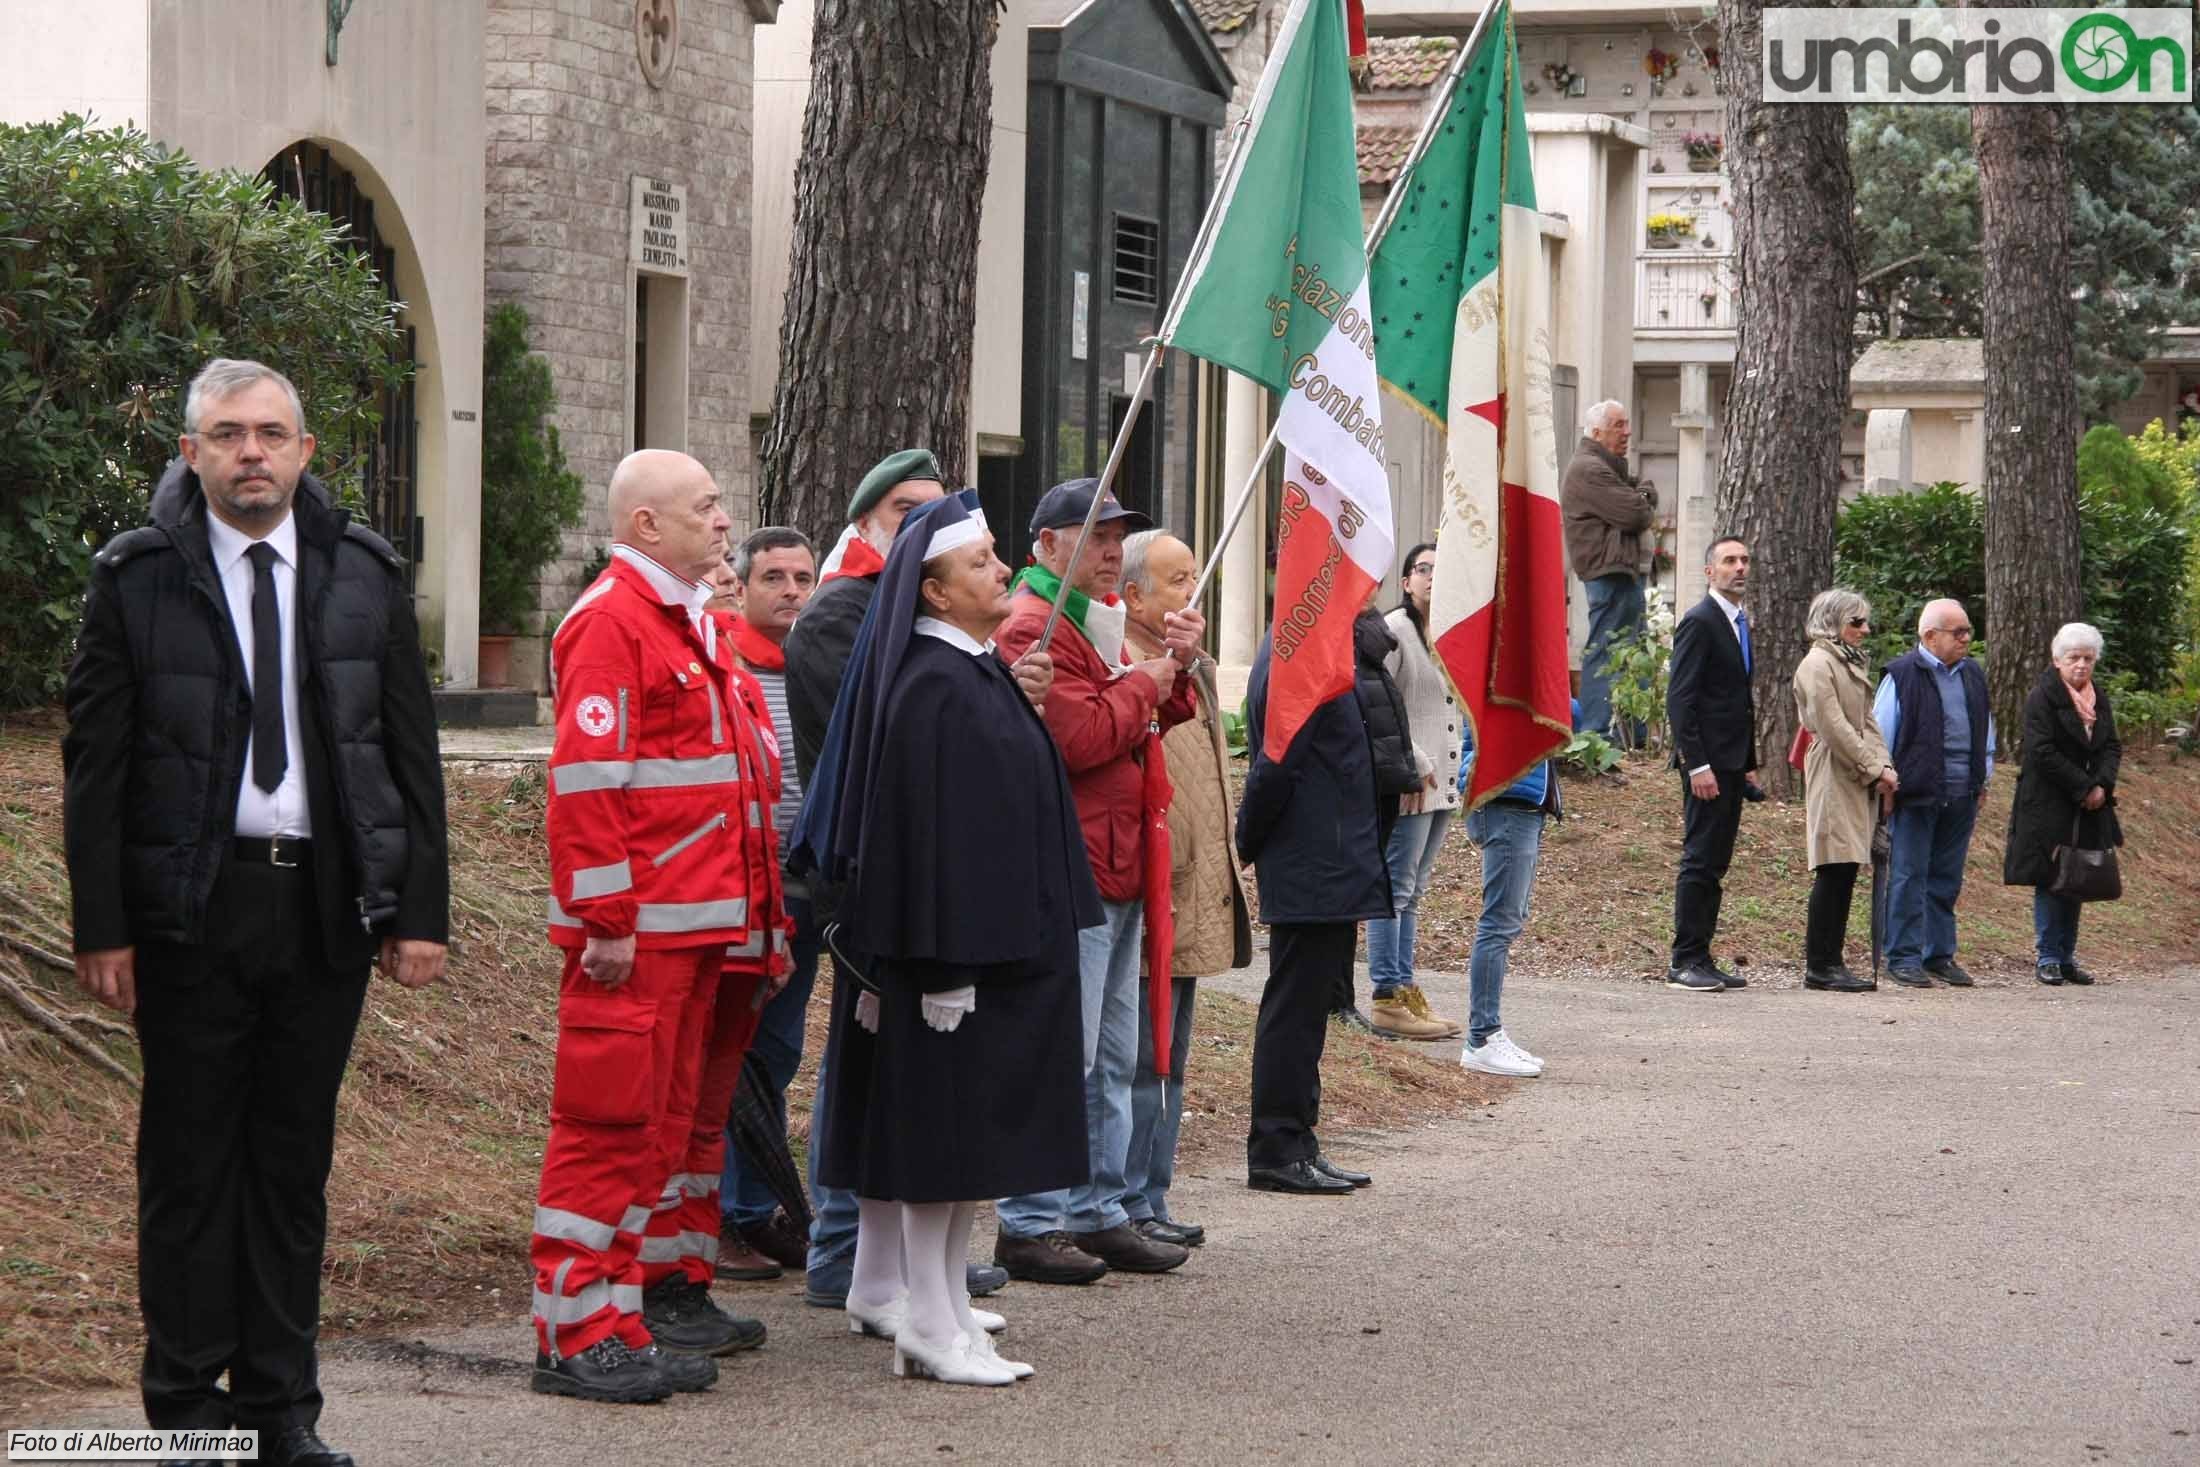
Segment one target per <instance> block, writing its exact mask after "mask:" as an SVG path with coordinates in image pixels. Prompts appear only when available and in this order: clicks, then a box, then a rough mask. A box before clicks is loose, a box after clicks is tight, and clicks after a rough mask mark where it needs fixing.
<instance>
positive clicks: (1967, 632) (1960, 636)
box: [1934, 627, 1971, 642]
mask: <svg viewBox="0 0 2200 1467" xmlns="http://www.w3.org/2000/svg"><path fill="white" fill-rule="evenodd" d="M1934 630H1935V631H1937V632H1939V633H1940V634H1941V635H1942V636H1944V637H1954V638H1955V639H1956V640H1957V641H1959V642H1968V641H1970V640H1971V629H1970V628H1969V627H1935V628H1934Z"/></svg>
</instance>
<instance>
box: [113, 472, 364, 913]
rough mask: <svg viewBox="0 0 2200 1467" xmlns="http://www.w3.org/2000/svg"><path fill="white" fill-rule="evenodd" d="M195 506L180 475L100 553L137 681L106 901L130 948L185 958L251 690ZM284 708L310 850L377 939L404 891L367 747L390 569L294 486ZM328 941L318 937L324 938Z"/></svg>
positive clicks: (212, 865) (360, 533) (197, 495)
mask: <svg viewBox="0 0 2200 1467" xmlns="http://www.w3.org/2000/svg"><path fill="white" fill-rule="evenodd" d="M206 513H207V511H206V500H205V498H204V496H203V494H202V493H201V491H200V488H199V481H198V476H197V475H196V474H194V473H192V472H191V471H190V470H189V468H188V467H186V466H185V465H184V463H183V461H182V460H180V459H179V460H177V461H176V462H174V463H172V464H170V465H169V466H168V471H167V472H166V473H165V474H163V475H162V477H161V482H160V486H159V487H158V488H157V489H156V490H155V491H154V494H153V507H152V523H151V524H150V525H147V526H145V527H144V528H142V529H136V530H130V531H127V532H125V533H124V534H121V535H118V536H116V537H115V538H114V539H113V540H111V541H109V542H108V543H107V545H106V546H105V547H104V548H102V549H101V550H100V552H99V555H98V558H97V568H96V570H95V572H94V574H95V575H99V576H106V577H111V578H112V581H113V595H114V597H115V601H116V603H117V604H118V605H119V606H120V608H121V612H122V620H123V625H124V628H125V631H126V633H127V636H128V646H129V655H130V660H131V664H132V667H133V668H134V670H135V675H136V680H137V728H136V730H135V735H134V746H133V750H132V758H131V761H130V773H129V789H128V793H127V800H126V803H125V805H124V809H125V810H127V811H128V812H129V824H128V829H127V830H126V832H125V834H124V840H123V846H122V870H121V877H122V896H123V905H124V908H125V913H126V915H127V917H128V920H129V924H130V929H131V931H132V932H133V933H134V934H135V935H136V936H137V937H138V938H139V939H141V940H143V939H154V940H165V941H170V942H178V943H187V944H193V945H196V944H198V943H200V942H202V941H203V940H204V936H205V934H204V930H203V927H204V920H205V914H206V906H207V900H208V898H209V897H210V896H211V894H212V892H213V888H214V881H215V878H216V877H217V876H218V875H219V874H220V870H221V862H222V854H223V851H222V848H223V846H224V844H225V843H226V842H227V840H228V839H229V837H230V835H231V834H232V833H233V827H234V822H235V819H236V809H237V791H238V787H239V784H240V782H241V781H242V780H243V778H244V757H245V748H246V744H247V742H248V740H249V738H250V736H251V728H252V693H251V684H250V683H249V681H248V680H247V678H246V676H245V669H244V660H243V656H242V654H241V653H240V652H239V651H238V649H237V638H236V634H235V632H234V630H233V629H232V628H231V626H230V624H229V611H228V603H227V602H226V600H225V599H224V598H223V595H222V590H221V586H220V583H219V582H218V581H217V580H216V578H215V575H214V564H213V557H212V554H211V552H210V551H209V550H208V548H207V535H206ZM292 513H293V515H294V516H295V518H296V520H297V525H298V558H299V572H298V591H297V600H296V604H297V606H298V608H299V610H298V613H297V615H298V619H299V623H300V626H299V631H300V635H301V637H302V642H303V655H302V657H301V658H300V668H301V670H302V673H303V681H302V682H301V684H300V693H301V698H302V701H303V703H304V705H305V707H304V710H303V711H304V714H305V717H304V719H303V720H302V721H303V724H304V733H305V737H306V738H307V739H308V740H309V741H314V742H315V743H316V744H317V748H316V750H315V757H314V758H313V760H312V761H310V763H309V769H312V768H313V766H314V765H317V766H318V769H317V770H315V771H314V772H315V774H316V775H317V777H316V778H314V779H313V780H311V781H310V782H309V784H310V786H311V792H312V793H314V794H316V795H319V794H320V793H322V792H326V794H327V796H328V800H329V802H330V804H331V805H332V808H330V809H328V811H327V813H328V814H329V815H330V816H333V818H334V822H335V823H334V828H330V827H329V826H326V825H324V824H322V823H320V822H321V821H322V819H323V812H324V807H323V803H322V801H321V800H320V799H318V798H317V799H316V800H315V804H314V807H313V811H314V816H315V820H316V825H315V829H314V836H315V845H316V846H318V847H320V848H322V849H324V850H329V851H330V853H331V854H341V856H342V857H344V858H345V860H344V863H343V864H344V871H345V874H346V875H348V876H349V877H350V878H351V880H350V891H349V896H350V898H351V901H352V903H353V905H354V907H355V910H356V915H357V920H358V923H359V926H358V928H357V932H358V934H359V936H360V937H362V938H363V937H364V936H365V935H366V934H368V933H371V932H374V931H376V930H379V929H383V928H386V927H387V926H388V925H389V923H390V921H391V919H392V918H394V917H395V916H396V914H397V908H398V894H399V892H400V890H401V889H402V888H403V886H404V882H405V874H406V860H407V855H408V852H407V843H408V834H407V830H406V825H405V807H404V803H403V801H402V799H401V798H400V797H399V794H398V790H397V786H396V783H395V781H394V780H393V779H392V778H391V776H390V770H389V764H388V763H387V761H386V760H385V759H384V756H383V748H382V709H383V699H382V667H383V662H384V658H385V656H386V655H387V651H388V645H389V641H390V636H391V611H392V603H393V601H394V600H395V598H399V597H402V596H404V595H406V594H407V593H406V591H405V586H404V582H403V581H402V579H400V575H399V572H400V571H401V569H402V566H403V562H402V561H401V560H400V559H399V557H398V554H397V552H396V551H395V550H394V549H392V548H391V547H390V545H389V543H388V542H387V541H385V540H383V539H382V538H381V537H380V536H378V535H376V534H375V533H374V532H373V531H371V530H368V529H366V528H365V527H363V526H360V525H354V524H352V523H350V516H349V513H348V512H347V511H345V510H342V509H340V508H338V507H336V505H335V504H334V503H333V502H332V500H331V498H330V495H329V492H328V490H327V489H326V488H325V487H324V486H323V485H322V484H321V482H320V481H319V480H317V479H315V478H314V477H313V476H311V475H310V474H309V475H307V476H305V477H304V478H302V479H301V480H300V481H299V484H298V495H297V498H296V500H295V502H294V508H293V511H292ZM331 936H333V934H331Z"/></svg>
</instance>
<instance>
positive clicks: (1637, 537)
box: [1558, 401, 1658, 734]
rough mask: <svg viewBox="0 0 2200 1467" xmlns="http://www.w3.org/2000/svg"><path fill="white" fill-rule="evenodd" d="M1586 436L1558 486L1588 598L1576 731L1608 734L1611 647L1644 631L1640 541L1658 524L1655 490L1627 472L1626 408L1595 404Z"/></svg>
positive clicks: (1570, 548)
mask: <svg viewBox="0 0 2200 1467" xmlns="http://www.w3.org/2000/svg"><path fill="white" fill-rule="evenodd" d="M1582 427H1583V431H1584V432H1586V433H1587V434H1588V436H1587V437H1585V438H1583V439H1582V440H1581V446H1580V447H1579V448H1577V449H1575V450H1574V456H1573V461H1572V462H1570V463H1568V464H1567V465H1566V476H1565V478H1563V479H1562V480H1560V481H1559V486H1558V506H1559V512H1560V513H1561V514H1562V515H1563V516H1564V518H1565V522H1566V558H1567V559H1568V560H1569V561H1571V562H1572V563H1573V568H1574V574H1575V575H1577V576H1579V577H1581V585H1582V589H1583V591H1584V592H1585V593H1586V594H1587V596H1588V600H1589V641H1588V644H1587V645H1586V646H1584V647H1583V648H1582V650H1581V726H1582V727H1583V728H1584V729H1589V730H1593V731H1594V732H1596V733H1601V734H1608V733H1610V732H1611V728H1612V681H1611V673H1610V671H1609V670H1608V669H1607V668H1606V666H1605V660H1606V657H1607V656H1608V653H1609V649H1610V647H1611V645H1612V643H1613V642H1614V641H1616V640H1618V639H1620V638H1624V637H1629V636H1632V635H1633V634H1634V632H1635V630H1636V629H1637V628H1638V627H1640V626H1641V625H1642V620H1643V612H1644V601H1643V594H1642V537H1643V534H1644V532H1645V531H1647V530H1648V529H1649V528H1650V525H1651V522H1652V521H1653V520H1655V519H1656V518H1657V511H1658V491H1657V489H1656V487H1655V486H1654V485H1652V484H1649V483H1647V482H1641V483H1638V482H1637V481H1636V479H1635V476H1634V475H1632V474H1630V473H1628V472H1627V443H1628V438H1629V435H1630V429H1629V424H1628V421H1627V409H1626V408H1625V407H1623V406H1621V405H1620V404H1619V403H1616V402H1609V401H1607V402H1600V403H1598V404H1597V405H1596V406H1595V407H1593V408H1591V409H1589V411H1588V413H1587V415H1586V416H1585V417H1584V419H1583V422H1582Z"/></svg>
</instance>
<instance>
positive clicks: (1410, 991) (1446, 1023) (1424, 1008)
mask: <svg viewBox="0 0 2200 1467" xmlns="http://www.w3.org/2000/svg"><path fill="white" fill-rule="evenodd" d="M1398 996H1399V997H1400V998H1402V999H1404V1000H1405V1001H1406V1007H1407V1008H1409V1009H1411V1010H1413V1017H1415V1018H1416V1019H1419V1020H1420V1021H1421V1022H1423V1023H1424V1024H1434V1025H1436V1026H1437V1030H1438V1037H1439V1038H1443V1039H1456V1038H1458V1037H1459V1036H1460V1035H1462V1034H1464V1033H1466V1032H1467V1029H1466V1026H1465V1025H1464V1024H1460V1023H1457V1022H1455V1021H1454V1020H1451V1019H1447V1018H1445V1017H1444V1016H1443V1015H1442V1014H1439V1013H1438V1012H1436V1010H1434V1009H1432V1008H1430V1007H1429V1006H1428V995H1427V994H1425V993H1423V992H1421V985H1420V984H1418V983H1408V984H1407V985H1406V986H1405V987H1403V988H1401V989H1399V990H1398Z"/></svg>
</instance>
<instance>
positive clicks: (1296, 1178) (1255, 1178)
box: [1245, 1161, 1354, 1197]
mask: <svg viewBox="0 0 2200 1467" xmlns="http://www.w3.org/2000/svg"><path fill="white" fill-rule="evenodd" d="M1245 1185H1246V1186H1248V1187H1251V1188H1252V1189H1253V1190H1254V1191H1256V1192H1292V1193H1296V1194H1298V1195H1300V1196H1303V1197H1347V1196H1350V1195H1351V1194H1352V1192H1353V1190H1354V1188H1353V1186H1352V1184H1351V1183H1350V1182H1347V1181H1344V1180H1342V1179H1340V1178H1337V1177H1332V1176H1330V1175H1329V1174H1328V1173H1327V1172H1320V1171H1316V1170H1315V1169H1314V1163H1312V1162H1310V1161H1294V1162H1291V1163H1288V1164H1287V1165H1284V1166H1256V1167H1249V1168H1247V1169H1246V1173H1245Z"/></svg>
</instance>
